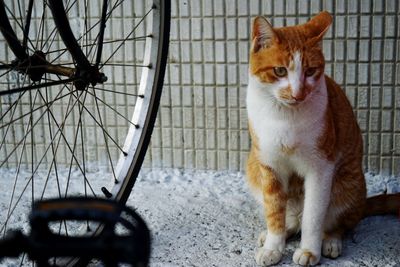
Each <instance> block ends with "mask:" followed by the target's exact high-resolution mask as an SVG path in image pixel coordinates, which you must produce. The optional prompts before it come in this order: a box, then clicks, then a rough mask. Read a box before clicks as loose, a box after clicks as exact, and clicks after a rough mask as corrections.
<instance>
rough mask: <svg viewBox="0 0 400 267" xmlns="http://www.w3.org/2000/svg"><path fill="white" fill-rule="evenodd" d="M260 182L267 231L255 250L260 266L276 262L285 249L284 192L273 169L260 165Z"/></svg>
mask: <svg viewBox="0 0 400 267" xmlns="http://www.w3.org/2000/svg"><path fill="white" fill-rule="evenodd" d="M260 168H261V170H260V174H261V184H262V193H263V205H264V213H265V220H266V223H267V233H266V235H265V233H264V235H265V238H262V239H261V240H262V241H261V243H262V244H260V245H261V246H260V248H258V250H257V252H256V262H257V264H258V265H261V266H269V265H273V264H276V263H278V262H279V261H280V260H281V258H282V255H283V252H284V249H285V237H286V233H285V216H286V215H285V213H286V199H287V196H286V193H285V188H284V186H283V185H282V183H281V182H280V181H279V180H278V179H277V176H276V175H275V173H274V171H272V170H271V169H270V168H268V167H265V166H261V167H260Z"/></svg>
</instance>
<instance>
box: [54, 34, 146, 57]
mask: <svg viewBox="0 0 400 267" xmlns="http://www.w3.org/2000/svg"><path fill="white" fill-rule="evenodd" d="M149 37H152V35H151V34H148V35H144V36H137V37H131V38H128V39H115V40H112V41H103V44H113V43H118V42H123V41H136V40H145V39H146V38H149ZM95 44H96V43H95V42H93V43H90V44H84V45H82V47H85V48H86V47H89V46H94V45H95ZM67 50H68V49H67V48H63V49H56V50H51V51H48V52H47V53H46V54H52V53H59V52H66V51H67Z"/></svg>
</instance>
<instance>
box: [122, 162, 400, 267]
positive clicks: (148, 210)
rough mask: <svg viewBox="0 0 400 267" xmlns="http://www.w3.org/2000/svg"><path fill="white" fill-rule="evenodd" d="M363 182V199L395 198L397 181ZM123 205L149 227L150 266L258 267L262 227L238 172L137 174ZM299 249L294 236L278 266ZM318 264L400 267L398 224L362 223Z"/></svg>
mask: <svg viewBox="0 0 400 267" xmlns="http://www.w3.org/2000/svg"><path fill="white" fill-rule="evenodd" d="M366 176H367V182H368V190H369V195H374V194H379V193H382V192H385V191H387V192H400V179H399V178H396V177H380V176H373V175H366ZM128 205H130V206H133V207H135V208H137V211H138V212H139V213H140V214H141V215H142V216H143V218H144V219H145V220H146V222H147V224H148V226H149V228H150V229H151V232H152V236H153V243H152V247H153V251H152V258H151V265H150V266H151V267H171V266H227V267H228V266H256V264H255V261H254V251H255V241H256V239H257V237H258V234H259V233H260V232H261V231H262V230H263V229H264V222H263V216H262V212H261V209H260V207H259V205H258V204H257V203H256V201H255V200H254V199H253V198H252V196H251V195H250V194H249V192H248V189H247V186H246V183H245V179H244V177H243V174H242V173H237V172H235V173H233V172H204V171H179V170H153V171H147V172H142V174H141V175H140V177H139V179H138V181H137V183H136V185H135V187H134V190H133V192H132V195H131V198H130V199H129V202H128ZM298 244H299V238H296V239H293V240H291V241H289V243H288V245H287V249H286V253H285V255H284V258H283V260H282V262H281V264H280V266H294V264H292V260H291V258H292V254H293V252H294V249H295V248H296V246H297V245H298ZM321 266H378V267H380V266H400V218H399V217H396V216H380V217H370V218H367V219H364V220H363V221H362V222H361V223H360V224H359V225H358V227H357V228H356V229H355V230H354V231H353V232H352V233H349V234H348V235H347V236H346V239H345V241H344V251H343V254H342V256H341V257H339V258H338V259H336V260H330V259H326V258H322V260H321Z"/></svg>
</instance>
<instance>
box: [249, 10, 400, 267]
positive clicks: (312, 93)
mask: <svg viewBox="0 0 400 267" xmlns="http://www.w3.org/2000/svg"><path fill="white" fill-rule="evenodd" d="M331 23H332V17H331V16H330V15H329V14H328V13H327V12H321V13H320V14H318V15H317V16H315V17H314V18H312V19H311V20H310V21H308V22H307V23H305V24H302V25H297V26H292V27H282V28H273V27H272V26H271V24H270V23H269V22H268V21H267V20H266V19H265V18H263V17H257V18H256V19H255V20H254V23H253V29H252V45H251V51H250V66H249V85H248V91H247V110H248V117H249V127H250V134H251V138H252V147H251V151H250V154H249V159H248V163H247V177H248V182H249V184H250V187H251V189H252V190H253V191H254V193H255V194H257V195H259V196H260V197H261V202H262V203H263V207H264V211H265V219H266V224H267V231H265V232H263V233H262V234H261V235H260V238H259V248H258V250H257V253H256V261H257V264H259V265H262V266H268V265H272V264H276V263H278V262H279V261H280V259H281V257H282V254H283V252H284V248H285V242H286V238H287V237H288V236H290V235H292V234H295V233H298V232H300V231H301V242H300V247H299V248H298V249H297V250H296V251H295V253H294V255H293V261H294V262H295V263H297V264H300V265H315V264H317V263H318V262H319V260H320V257H321V252H322V254H323V255H324V256H326V257H330V258H336V257H338V256H339V255H340V253H341V250H342V235H343V233H344V232H345V231H346V230H349V229H352V228H353V227H355V226H356V224H357V223H358V222H359V221H360V220H361V219H362V218H363V217H364V216H366V215H369V214H374V213H384V212H391V213H395V212H398V211H399V208H400V195H391V196H379V197H375V198H372V199H369V200H367V199H366V185H365V180H364V175H363V169H362V164H361V160H362V153H363V152H362V144H363V142H362V137H361V133H360V129H359V127H358V124H357V122H356V119H355V116H354V115H353V111H352V107H351V106H350V103H349V102H348V100H347V98H346V95H345V94H344V92H343V91H342V90H341V88H340V87H339V86H338V85H337V84H336V83H335V82H334V81H333V80H332V79H331V78H329V77H328V76H326V75H324V67H325V60H324V56H323V53H322V38H323V36H324V34H325V33H326V31H327V30H328V29H329V26H330V24H331ZM366 206H368V212H367V211H366V208H365V207H366Z"/></svg>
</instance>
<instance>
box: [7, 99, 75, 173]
mask: <svg viewBox="0 0 400 267" xmlns="http://www.w3.org/2000/svg"><path fill="white" fill-rule="evenodd" d="M71 94H72V92H69V93H67V94H65V95H64V96H63V97H65V96H68V95H71ZM60 99H61V98H60ZM55 101H56V100H53V101H52V102H50V103H51V105H52V104H53V103H54V102H55ZM44 106H46V105H43V106H41V107H39V108H42V107H44ZM37 109H38V108H36V110H37ZM31 113H32V112H30V113H26V115H24V116H27V115H30V114H31ZM45 113H46V112H43V113H42V114H41V115H40V116H39V118H38V119H37V120H36V121H35V123H34V126H35V125H36V124H37V123H39V121H40V120H41V118H42V117H43V116H44V114H45ZM14 121H16V120H14ZM29 133H30V131H29V132H27V133H26V135H27V134H29ZM23 138H25V136H24V137H23ZM23 138H22V139H21V140H20V141H19V142H18V143H17V144H16V146H15V148H14V149H13V150H12V151H11V152H10V153H9V154H8V156H7V157H6V158H5V159H4V161H3V162H2V163H1V164H0V168H1V167H2V166H3V165H4V163H5V162H7V160H8V159H9V158H10V157H11V155H12V154H13V153H14V152H15V150H16V149H17V148H18V146H19V145H20V144H21V142H22V141H23Z"/></svg>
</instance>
